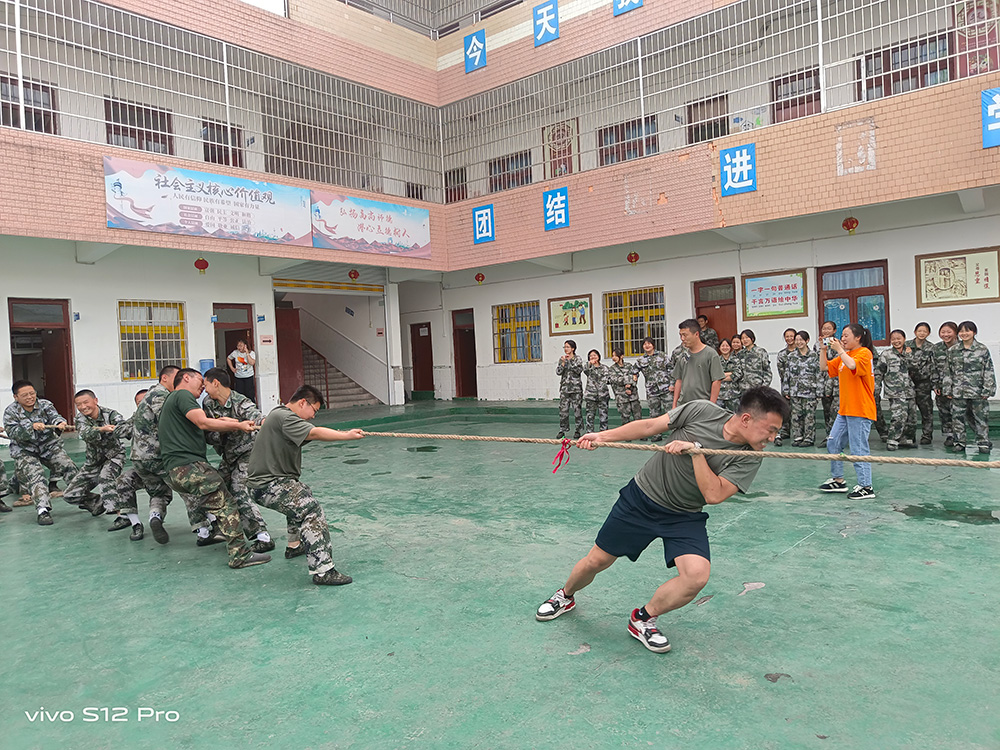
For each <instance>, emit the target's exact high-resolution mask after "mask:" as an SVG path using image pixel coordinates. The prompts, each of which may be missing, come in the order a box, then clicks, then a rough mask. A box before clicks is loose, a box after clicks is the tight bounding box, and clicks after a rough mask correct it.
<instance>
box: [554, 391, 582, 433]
mask: <svg viewBox="0 0 1000 750" xmlns="http://www.w3.org/2000/svg"><path fill="white" fill-rule="evenodd" d="M570 409H572V410H573V425H574V427H576V434H577V435H579V434H580V430H581V429H583V394H582V393H564V394H560V396H559V431H560V432H569V411H570Z"/></svg>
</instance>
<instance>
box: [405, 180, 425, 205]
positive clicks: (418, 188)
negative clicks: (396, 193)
mask: <svg viewBox="0 0 1000 750" xmlns="http://www.w3.org/2000/svg"><path fill="white" fill-rule="evenodd" d="M406 197H407V198H409V199H410V200H415V201H422V200H423V199H424V186H423V185H418V184H417V183H415V182H408V183H406Z"/></svg>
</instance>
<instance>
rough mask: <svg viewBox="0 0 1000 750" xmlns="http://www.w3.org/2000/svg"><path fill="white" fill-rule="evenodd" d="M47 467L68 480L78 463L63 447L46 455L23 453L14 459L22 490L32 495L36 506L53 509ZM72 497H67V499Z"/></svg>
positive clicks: (52, 473)
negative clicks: (46, 473) (46, 474)
mask: <svg viewBox="0 0 1000 750" xmlns="http://www.w3.org/2000/svg"><path fill="white" fill-rule="evenodd" d="M45 469H48V470H49V473H50V474H51V475H52V477H53V478H55V477H57V476H59V477H62V478H63V479H64V480H66V481H67V482H69V481H71V480H72V479H73V477H74V476H75V475H76V472H77V468H76V464H75V463H73V460H72V459H71V458H70V457H69V456H67V455H66V451H64V450H63V449H62V448H61V447H60V448H59V449H58V450H56V451H53V452H52V453H50V454H49V455H47V456H44V457H40V456H31V455H29V454H27V453H22V454H21V455H20V456H18V457H17V458H15V459H14V472H15V474H16V475H17V482H18V484H19V485H21V491H22V492H24V493H25V494H27V495H31V499H32V500H33V501H34V503H35V507H36V508H44V509H45V510H52V503H51V502H50V500H49V480H48V478H46V476H45ZM64 497H65V495H64ZM71 499H72V498H68V497H67V498H66V500H67V501H69V500H71Z"/></svg>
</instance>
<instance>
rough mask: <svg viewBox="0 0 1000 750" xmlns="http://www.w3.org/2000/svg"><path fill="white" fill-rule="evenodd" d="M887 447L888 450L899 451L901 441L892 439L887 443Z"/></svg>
mask: <svg viewBox="0 0 1000 750" xmlns="http://www.w3.org/2000/svg"><path fill="white" fill-rule="evenodd" d="M885 449H886V450H887V451H898V450H899V443H897V442H896V441H895V440H890V441H889V442H888V443H886V444H885Z"/></svg>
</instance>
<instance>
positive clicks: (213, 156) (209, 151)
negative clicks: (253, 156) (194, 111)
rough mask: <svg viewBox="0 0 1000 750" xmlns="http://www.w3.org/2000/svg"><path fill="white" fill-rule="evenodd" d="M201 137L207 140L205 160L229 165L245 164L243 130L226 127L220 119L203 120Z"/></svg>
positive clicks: (239, 165)
mask: <svg viewBox="0 0 1000 750" xmlns="http://www.w3.org/2000/svg"><path fill="white" fill-rule="evenodd" d="M201 138H202V140H203V141H204V142H205V161H207V162H209V163H211V164H224V165H225V166H227V167H242V166H243V130H242V128H238V127H236V126H235V125H234V126H230V127H228V128H227V127H226V123H224V122H219V121H218V120H203V121H202V123H201Z"/></svg>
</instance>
